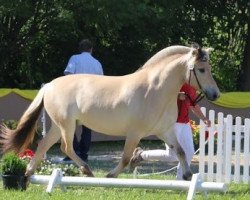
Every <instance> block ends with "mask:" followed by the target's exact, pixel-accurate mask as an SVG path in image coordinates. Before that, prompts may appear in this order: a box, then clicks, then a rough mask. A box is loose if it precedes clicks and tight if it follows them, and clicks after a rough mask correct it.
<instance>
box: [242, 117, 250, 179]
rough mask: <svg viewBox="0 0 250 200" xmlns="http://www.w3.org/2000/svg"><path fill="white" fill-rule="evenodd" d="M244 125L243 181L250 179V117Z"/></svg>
mask: <svg viewBox="0 0 250 200" xmlns="http://www.w3.org/2000/svg"><path fill="white" fill-rule="evenodd" d="M244 124H245V126H244V153H243V159H244V164H243V183H248V181H249V145H250V144H249V139H250V137H249V134H250V133H249V132H250V119H245V123H244Z"/></svg>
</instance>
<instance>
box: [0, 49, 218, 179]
mask: <svg viewBox="0 0 250 200" xmlns="http://www.w3.org/2000/svg"><path fill="white" fill-rule="evenodd" d="M210 50H211V49H202V48H200V47H199V46H197V47H186V46H171V47H168V48H165V49H163V50H161V51H160V52H158V53H156V54H155V55H154V56H153V57H152V58H150V59H149V60H148V61H147V62H146V63H145V64H144V65H143V66H142V67H141V68H140V69H139V70H137V71H136V72H134V73H132V74H128V75H125V76H98V75H86V74H77V75H68V76H63V77H59V78H57V79H55V80H53V81H51V82H50V83H48V84H46V85H45V86H44V87H43V88H42V89H40V91H39V92H38V94H37V96H36V97H35V99H34V100H33V102H32V103H31V104H30V106H29V107H28V109H27V110H26V111H25V113H24V114H23V116H22V117H21V119H20V121H19V123H18V126H17V128H16V129H15V130H10V129H8V128H7V127H6V126H2V128H1V135H0V136H1V139H0V144H1V146H0V147H1V151H2V153H5V152H8V151H14V152H17V153H19V152H22V151H23V150H25V149H26V148H27V146H28V145H29V144H30V143H31V142H32V140H33V138H34V134H35V127H36V121H37V119H38V117H39V113H40V111H41V110H42V108H43V107H44V108H45V110H46V111H47V113H48V115H49V117H50V118H51V120H52V125H51V128H50V130H49V131H48V133H47V134H46V136H45V137H44V138H43V139H42V140H41V141H40V143H39V145H38V148H37V150H36V153H35V156H34V157H33V159H32V160H31V161H30V163H29V165H28V167H27V171H26V175H27V176H29V175H32V174H33V173H34V171H35V169H36V167H37V164H38V163H39V162H40V161H41V159H42V156H43V155H44V154H45V153H46V152H47V150H48V149H49V148H50V147H51V146H52V145H53V144H54V143H56V142H57V141H58V140H59V139H60V138H61V150H62V151H63V152H64V153H65V154H67V155H68V156H69V157H70V158H71V159H72V160H73V161H74V162H75V163H76V164H77V165H78V166H79V167H80V169H81V171H82V172H83V173H84V174H85V175H87V176H93V174H92V172H91V170H90V168H89V166H88V165H87V163H85V162H84V161H83V160H81V159H80V158H79V157H78V156H77V155H76V153H75V152H74V149H73V145H72V144H73V138H74V132H75V129H76V124H84V125H85V126H87V127H89V128H90V129H92V130H94V131H97V132H100V133H104V134H107V135H112V136H126V142H125V146H124V152H123V155H122V158H121V160H120V162H119V164H118V165H117V167H116V168H115V169H113V170H111V171H110V172H109V173H108V175H107V177H117V176H118V174H119V173H120V172H121V171H122V170H123V168H124V167H125V166H126V165H127V164H128V163H129V161H130V158H131V156H132V153H133V151H134V149H135V147H136V146H137V145H138V143H139V141H140V139H141V138H143V137H146V136H149V135H152V134H155V135H156V136H158V137H159V138H160V139H162V140H163V141H164V142H166V143H167V144H168V146H170V147H172V148H173V149H174V150H175V152H176V154H177V156H178V159H179V161H180V164H181V166H182V168H183V174H184V175H183V178H184V179H190V178H191V176H192V173H191V171H190V168H189V166H188V164H187V162H186V158H185V153H184V151H183V150H182V148H181V147H180V145H179V144H178V142H177V139H176V136H175V134H174V129H173V127H174V124H175V122H176V119H177V103H176V102H177V95H178V92H179V91H180V88H181V86H182V85H183V84H184V83H185V82H188V83H189V84H191V85H192V86H193V87H195V88H196V89H198V90H200V91H202V92H203V93H204V94H205V96H206V97H207V98H208V99H209V100H211V101H214V100H216V99H217V98H218V97H219V94H220V92H219V89H218V87H217V85H216V83H215V81H214V79H213V78H212V75H211V67H210V65H209V62H208V61H209V51H210Z"/></svg>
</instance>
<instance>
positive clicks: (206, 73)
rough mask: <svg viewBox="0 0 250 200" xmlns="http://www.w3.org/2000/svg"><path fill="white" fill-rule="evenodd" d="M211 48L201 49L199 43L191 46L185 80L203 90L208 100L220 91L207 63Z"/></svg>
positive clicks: (215, 96) (216, 96) (213, 98)
mask: <svg viewBox="0 0 250 200" xmlns="http://www.w3.org/2000/svg"><path fill="white" fill-rule="evenodd" d="M212 50H213V49H212V48H207V49H202V48H201V47H200V46H199V45H195V46H193V47H192V48H191V52H190V54H189V55H190V57H189V61H188V70H187V72H188V73H187V80H186V81H187V82H188V83H189V84H191V85H192V86H193V87H194V88H196V89H197V90H200V91H201V92H203V93H204V94H205V95H206V97H207V99H208V100H211V101H214V100H216V99H217V98H218V97H219V96H220V91H219V88H218V86H217V84H216V82H215V81H214V79H213V76H212V73H211V66H210V64H209V52H210V51H212Z"/></svg>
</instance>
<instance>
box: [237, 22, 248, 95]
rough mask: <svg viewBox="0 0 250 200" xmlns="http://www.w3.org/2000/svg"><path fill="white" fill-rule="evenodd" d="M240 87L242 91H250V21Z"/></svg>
mask: <svg viewBox="0 0 250 200" xmlns="http://www.w3.org/2000/svg"><path fill="white" fill-rule="evenodd" d="M238 86H239V87H238V88H239V90H241V91H250V20H249V21H248V31H247V38H246V46H245V49H244V57H243V63H242V71H241V74H240V77H239V80H238Z"/></svg>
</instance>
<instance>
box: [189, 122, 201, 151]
mask: <svg viewBox="0 0 250 200" xmlns="http://www.w3.org/2000/svg"><path fill="white" fill-rule="evenodd" d="M189 123H190V126H191V129H192V132H193V141H194V146H196V147H198V146H199V141H200V126H199V125H197V124H196V123H195V121H193V120H190V121H189Z"/></svg>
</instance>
